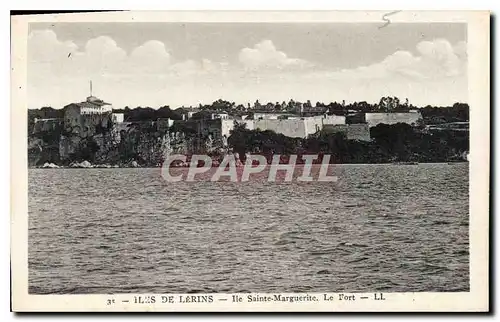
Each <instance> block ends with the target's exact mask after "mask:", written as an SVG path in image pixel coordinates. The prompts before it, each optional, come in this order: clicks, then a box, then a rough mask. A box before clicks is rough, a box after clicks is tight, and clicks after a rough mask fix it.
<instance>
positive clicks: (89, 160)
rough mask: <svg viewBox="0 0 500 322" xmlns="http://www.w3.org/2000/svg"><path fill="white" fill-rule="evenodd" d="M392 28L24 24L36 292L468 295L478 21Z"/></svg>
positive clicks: (386, 23)
mask: <svg viewBox="0 0 500 322" xmlns="http://www.w3.org/2000/svg"><path fill="white" fill-rule="evenodd" d="M115 14H116V13H115ZM92 15H93V14H90V13H89V14H81V15H80V17H81V16H83V17H85V16H87V17H89V18H90V17H92ZM95 15H97V17H99V16H98V14H95ZM124 15H125V14H124ZM398 15H402V14H401V13H399V12H397V11H394V12H389V13H386V12H380V13H373V17H376V18H375V19H372V20H369V19H367V21H364V20H361V19H358V20H356V19H353V20H352V21H348V20H346V19H339V20H338V21H335V20H330V21H328V20H326V19H323V20H319V21H315V20H314V19H304V20H301V19H295V21H294V20H293V19H276V21H272V20H271V19H263V20H262V21H258V20H256V19H241V20H238V19H228V17H231V15H227V14H226V15H223V17H225V18H224V19H219V20H217V19H207V20H205V21H203V20H199V21H196V19H194V18H193V19H179V20H177V21H176V20H175V19H166V20H163V21H161V20H158V19H151V20H150V21H148V20H146V19H140V18H139V19H136V20H133V19H132V20H130V19H129V20H127V19H122V20H120V19H117V20H113V19H107V20H106V19H102V20H99V19H81V18H80V19H79V18H78V17H77V16H78V15H77V14H62V15H49V16H52V18H50V17H45V19H43V18H44V17H41V18H42V19H38V20H37V19H31V20H30V21H29V22H27V23H26V28H24V29H23V30H24V32H26V34H25V35H24V37H25V38H24V40H25V44H24V45H23V46H24V47H23V48H25V49H26V52H25V54H24V55H25V56H24V57H23V60H22V64H23V65H24V67H23V68H24V69H25V75H24V76H23V77H25V83H24V88H23V90H24V92H23V93H25V96H24V97H23V102H24V106H25V107H24V108H23V107H22V106H13V107H12V108H13V110H17V109H22V112H20V113H22V114H21V115H23V118H24V121H23V122H24V124H23V125H22V126H21V125H20V127H19V129H18V130H21V132H23V133H21V134H19V137H20V139H19V140H23V144H24V145H22V151H21V148H19V151H21V152H20V153H22V154H23V155H24V156H25V157H24V159H21V160H24V162H25V163H24V164H19V168H21V167H24V170H23V171H25V172H26V175H25V176H26V179H27V182H26V191H25V193H26V194H27V196H26V197H23V198H26V203H27V205H26V210H27V213H26V214H25V215H24V216H26V217H23V218H25V220H26V227H25V230H26V232H25V234H26V238H27V240H26V243H27V251H26V255H27V257H26V259H25V260H26V264H25V266H26V267H25V269H26V272H27V281H26V286H27V290H26V293H27V295H29V296H31V295H42V296H46V295H102V296H106V297H105V298H106V299H107V300H106V301H108V302H107V305H109V306H113V305H115V298H114V297H113V296H114V295H116V294H125V295H126V294H134V295H135V296H133V297H123V300H120V301H118V299H116V301H118V302H123V303H125V304H127V305H133V304H137V305H138V304H144V305H148V304H151V305H161V304H163V303H167V304H168V303H171V305H173V303H176V304H184V303H196V304H200V303H204V304H206V305H210V303H213V302H218V303H219V302H220V301H222V303H228V304H229V303H232V304H235V305H236V304H238V303H246V304H253V303H264V304H267V303H265V302H272V303H275V305H279V303H282V302H289V303H294V301H295V302H308V303H312V304H314V303H316V302H321V303H327V302H339V301H340V302H342V303H343V302H349V301H351V302H354V301H358V302H359V301H365V302H368V301H371V302H375V303H376V302H377V301H382V302H384V301H389V302H390V296H389V295H388V294H391V293H422V294H423V293H447V294H449V293H451V294H455V296H458V295H461V294H465V293H470V292H471V290H472V289H473V288H474V286H473V284H472V283H471V274H472V273H471V267H472V265H475V264H474V263H473V260H472V259H471V258H472V257H471V252H472V248H471V238H472V237H471V234H472V231H473V229H471V226H472V222H471V220H473V219H471V218H473V216H475V218H478V219H481V220H483V224H481V225H482V226H480V227H478V226H476V227H478V229H476V230H474V233H478V234H482V235H486V236H487V235H488V231H487V219H488V213H487V206H488V205H487V204H484V206H485V207H486V208H482V209H478V210H477V211H476V212H474V211H473V206H472V204H471V200H472V195H471V194H472V193H474V192H472V191H473V189H472V188H471V187H472V186H471V180H473V176H472V175H471V171H472V169H473V168H472V165H471V164H472V162H473V158H472V156H473V155H474V149H477V151H478V152H477V154H476V156H478V158H476V159H475V160H478V159H481V156H484V155H486V156H487V158H489V143H488V142H489V132H486V133H487V135H488V136H486V137H485V136H484V132H483V134H481V133H480V131H481V130H480V129H479V130H478V131H479V132H477V133H478V134H477V135H476V136H474V133H473V131H474V129H478V128H481V127H483V128H484V129H487V128H488V127H489V120H488V117H489V103H488V101H487V99H488V97H489V95H483V97H481V98H482V99H483V102H486V104H485V105H482V106H481V105H480V104H475V105H474V104H473V102H474V100H473V99H471V95H473V94H471V90H470V86H471V85H470V84H471V78H470V77H471V70H472V68H471V64H473V63H471V60H472V59H471V57H473V56H472V54H470V50H471V48H475V49H476V52H477V51H478V50H477V46H476V45H474V44H477V43H478V41H477V40H476V42H475V43H474V40H473V39H472V38H474V37H475V35H474V34H471V33H470V26H469V24H468V21H467V20H466V19H450V20H449V21H438V20H436V19H434V21H433V20H432V19H431V20H430V21H425V20H423V19H422V20H421V21H417V20H418V19H416V20H415V21H403V20H398V19H397V17H398ZM167 16H168V15H167ZM188 16H189V15H188ZM193 16H194V15H193ZM450 16H451V13H450ZM71 17H75V19H74V20H72V19H70V18H71ZM251 17H255V15H252V16H251ZM278 17H279V15H278ZM406 17H408V16H406ZM59 18H61V19H59ZM64 18H66V19H64ZM481 18H483V19H484V18H485V19H486V20H485V23H486V24H485V26H487V27H488V31H489V17H488V16H485V15H483V16H481ZM471 39H472V40H471ZM487 39H488V40H489V37H488V38H487ZM471 41H472V42H473V45H474V46H472V45H471V43H470V42H471ZM488 44H489V43H486V44H485V45H488ZM487 50H488V48H487V47H486V48H483V52H484V53H485V54H486V56H484V57H486V58H487V61H489V58H488V56H487ZM476 57H477V56H476ZM13 59H14V60H15V58H13ZM488 66H489V65H488ZM488 68H489V67H488ZM479 70H480V69H478V71H479ZM488 70H489V69H488ZM13 73H14V72H13ZM484 76H488V75H483V77H484ZM486 79H487V80H486V81H487V83H485V84H486V85H488V86H487V87H489V80H488V77H486ZM13 86H14V85H13ZM476 97H477V96H476ZM484 99H485V100H486V101H484ZM475 102H477V100H476V101H475ZM474 113H476V114H474ZM477 114H483V115H484V118H482V119H481V118H480V117H476V118H475V119H474V117H471V116H472V115H477ZM472 119H474V121H475V122H476V123H475V124H472V123H471V120H472ZM13 131H14V130H13ZM24 132H25V133H24ZM474 137H475V139H476V141H473V140H472V138H474ZM482 139H483V140H484V141H483V142H484V147H482V143H481V140H482ZM484 153H486V154H484ZM485 161H486V162H487V160H479V161H478V162H479V164H476V166H479V168H480V169H479V170H477V168H476V170H475V171H476V172H475V173H478V172H477V171H482V172H483V173H485V174H486V179H487V178H488V176H489V174H488V163H486V166H484V164H485V163H484V162H485ZM481 164H482V165H483V166H481ZM481 167H482V168H481ZM483 177H484V176H476V177H475V179H476V180H479V179H481V178H483ZM479 186H480V187H481V189H476V190H475V193H477V194H479V193H482V192H486V193H483V194H482V195H481V196H478V197H479V198H480V200H486V201H487V191H488V190H487V189H488V184H487V182H481V183H479ZM484 189H486V190H484ZM485 197H486V199H484V198H485ZM481 198H482V199H481ZM478 203H481V202H478ZM23 209H24V208H23ZM484 209H486V211H484ZM484 222H486V226H484ZM481 229H483V230H481ZM484 229H486V230H484ZM481 240H482V239H480V241H481ZM486 241H487V239H486ZM476 245H477V244H476ZM478 247H487V244H484V245H479V246H478ZM486 254H487V251H486ZM478 263H479V262H478ZM480 265H483V266H484V265H487V258H486V262H484V263H481V264H480ZM483 266H481V267H483ZM482 269H483V268H482ZM486 272H487V271H486ZM484 278H485V279H486V284H481V285H486V286H487V276H485V277H484ZM481 287H482V286H481ZM476 290H479V291H480V292H487V287H486V289H482V288H481V289H476ZM141 294H143V295H142V296H141ZM162 294H165V295H162ZM217 294H226V295H227V296H226V297H223V298H222V299H219V298H218V297H216V296H217ZM330 294H331V295H330ZM360 294H361V296H360ZM363 294H366V296H363ZM170 295H172V296H171V297H170ZM481 295H483V293H481ZM386 299H389V300H386ZM486 300H487V297H486ZM226 301H227V302H226ZM123 303H121V304H123ZM362 303H363V302H362ZM362 303H361V304H362ZM486 304H487V303H486ZM144 307H145V306H143V308H142V309H144ZM136 309H138V310H141V308H140V307H139V308H137V307H136ZM167 309H168V308H167ZM332 309H334V308H332ZM407 309H410V310H411V307H407Z"/></svg>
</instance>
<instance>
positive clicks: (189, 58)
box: [28, 22, 467, 108]
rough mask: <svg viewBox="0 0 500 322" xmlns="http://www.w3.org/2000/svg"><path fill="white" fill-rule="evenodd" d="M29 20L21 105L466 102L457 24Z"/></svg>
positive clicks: (461, 28)
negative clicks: (91, 99) (89, 101)
mask: <svg viewBox="0 0 500 322" xmlns="http://www.w3.org/2000/svg"><path fill="white" fill-rule="evenodd" d="M379 26H380V24H379V23H378V24H374V23H363V24H360V23H357V24H352V23H351V24H347V23H342V24H340V23H300V24H293V23H231V24H229V23H224V24H214V23H211V24H208V23H184V24H181V23H142V22H140V23H56V24H47V23H36V24H31V25H30V31H29V32H30V34H29V37H28V104H29V105H28V106H29V108H39V107H42V106H52V107H54V108H62V107H63V106H65V105H67V104H69V103H71V102H79V101H83V100H85V98H86V97H87V96H88V95H89V80H92V82H93V94H94V95H96V96H98V97H99V98H101V99H103V100H105V101H107V102H110V103H112V104H113V106H114V107H116V108H123V107H125V106H130V107H136V106H143V107H144V106H150V107H153V108H158V107H160V106H163V105H170V106H171V107H172V108H175V107H178V106H181V105H185V106H189V105H193V106H194V105H198V103H203V104H209V103H211V102H213V101H214V100H217V99H219V98H222V99H225V100H229V101H235V102H236V103H237V104H238V103H242V104H246V103H247V102H251V103H253V102H254V101H255V100H256V99H259V100H260V101H261V102H267V101H272V102H276V101H280V102H281V101H283V100H286V101H288V100H289V99H291V98H292V99H294V100H299V101H306V100H308V99H309V100H311V102H313V103H315V102H316V101H322V102H325V103H329V102H332V101H338V102H340V101H342V100H344V99H345V100H346V101H347V102H351V101H363V100H364V101H368V102H377V101H378V100H379V99H380V97H382V96H387V95H391V96H398V97H400V98H401V99H402V100H404V98H406V97H408V99H409V100H410V102H411V103H412V104H414V105H422V106H425V105H427V104H431V105H451V104H453V103H455V102H467V74H466V72H467V64H466V63H467V53H466V38H467V37H466V25H465V24H451V23H446V24H444V23H439V24H438V23H435V24H428V23H426V24H415V23H412V24H409V23H406V24H403V23H399V24H396V23H393V24H391V25H389V26H387V27H385V28H382V29H379Z"/></svg>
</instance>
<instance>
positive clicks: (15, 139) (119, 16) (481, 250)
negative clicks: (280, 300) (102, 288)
mask: <svg viewBox="0 0 500 322" xmlns="http://www.w3.org/2000/svg"><path fill="white" fill-rule="evenodd" d="M391 11H393V10H389V11H388V12H391ZM384 12H387V11H376V12H359V11H358V12H353V11H349V12H347V11H344V12H338V11H336V12H324V11H323V12H291V11H287V12H209V13H207V12H200V11H194V12H193V11H191V12H169V13H165V12H133V13H132V12H121V13H93V14H70V15H68V14H66V15H44V16H27V17H21V16H18V17H14V18H13V19H12V33H13V37H12V39H13V42H12V66H13V70H12V75H11V90H12V92H11V95H12V104H11V124H12V131H11V144H12V146H11V166H12V174H13V176H12V180H11V189H12V200H11V201H12V212H11V240H12V248H11V253H12V274H13V275H12V282H13V290H12V291H13V309H14V310H15V311H89V310H90V311H110V307H109V306H106V301H105V299H107V298H109V296H103V295H29V294H27V289H28V288H27V282H28V279H27V233H28V230H27V193H26V192H27V167H26V164H27V162H26V160H27V159H26V154H27V153H26V151H27V140H26V133H27V132H26V115H27V106H26V86H25V85H26V45H27V43H26V37H27V26H28V23H29V22H31V21H46V22H53V21H72V22H73V21H82V22H83V21H86V22H91V21H96V22H97V21H113V22H119V21H123V22H125V21H127V22H128V21H132V18H133V21H184V22H190V21H191V22H192V21H205V22H207V21H211V22H231V21H240V22H241V21H247V22H261V21H265V22H270V21H280V22H307V21H314V22H381V16H382V14H383V13H384ZM391 20H392V21H393V22H422V23H425V22H467V23H468V52H469V74H468V75H469V105H470V106H471V126H470V130H471V143H470V145H471V154H470V157H471V160H470V209H471V222H470V226H469V227H470V253H471V257H470V262H471V270H470V276H471V290H470V292H468V293H392V294H386V295H385V297H386V298H387V299H388V300H386V301H384V302H379V301H376V302H375V301H373V302H370V303H367V302H360V301H358V302H354V303H351V304H349V305H348V306H346V305H344V304H341V302H336V305H331V304H328V303H322V304H321V305H312V304H311V303H310V302H308V303H294V304H292V305H287V304H276V303H271V304H269V303H256V304H255V305H249V303H246V304H244V305H243V304H240V305H237V306H232V305H228V303H227V302H226V303H225V304H220V302H217V301H215V302H214V303H211V304H209V305H206V304H199V305H195V306H193V305H192V304H189V305H180V304H178V305H176V306H175V307H173V306H159V305H151V306H139V307H138V306H133V307H131V306H130V305H127V304H123V303H121V302H120V304H117V305H116V306H114V307H113V308H112V309H111V310H118V311H121V310H134V311H155V310H162V311H177V310H181V311H199V310H202V311H221V310H223V311H247V310H251V311H256V310H257V311H422V310H424V311H484V310H486V309H487V308H488V224H489V222H488V211H489V209H488V192H489V187H488V183H489V172H488V169H489V139H490V138H489V23H490V17H489V13H488V12H479V11H476V12H462V11H453V12H443V11H439V12H437V11H433V12H408V11H403V12H400V13H398V14H397V15H393V16H391ZM132 296H133V295H127V296H126V297H127V298H131V297H132ZM218 296H221V295H218ZM389 299H390V300H389ZM223 303H224V302H223ZM344 303H345V302H344Z"/></svg>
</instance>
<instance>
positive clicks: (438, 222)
mask: <svg viewBox="0 0 500 322" xmlns="http://www.w3.org/2000/svg"><path fill="white" fill-rule="evenodd" d="M432 224H433V225H449V224H450V222H449V221H446V220H436V221H434V222H433V223H432Z"/></svg>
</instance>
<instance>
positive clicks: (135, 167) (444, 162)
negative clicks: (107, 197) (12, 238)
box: [28, 161, 469, 170]
mask: <svg viewBox="0 0 500 322" xmlns="http://www.w3.org/2000/svg"><path fill="white" fill-rule="evenodd" d="M464 163H467V164H468V163H469V161H438V162H409V163H404V162H402V163H397V162H396V163H391V162H381V163H330V164H329V165H330V166H335V165H339V166H364V165H391V166H418V165H427V164H447V165H453V164H464ZM53 165H54V166H28V169H47V170H57V169H89V170H90V169H109V170H112V169H159V168H162V167H161V166H130V165H126V166H125V165H123V166H119V165H109V166H107V165H92V166H89V167H77V166H59V165H56V164H53ZM303 165H304V164H296V166H303ZM315 165H317V166H320V165H321V164H313V166H315ZM267 166H270V164H268V165H267ZM236 167H237V168H243V167H244V165H241V166H236ZM169 168H170V169H185V168H190V166H170V167H169ZM212 168H217V166H212Z"/></svg>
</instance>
